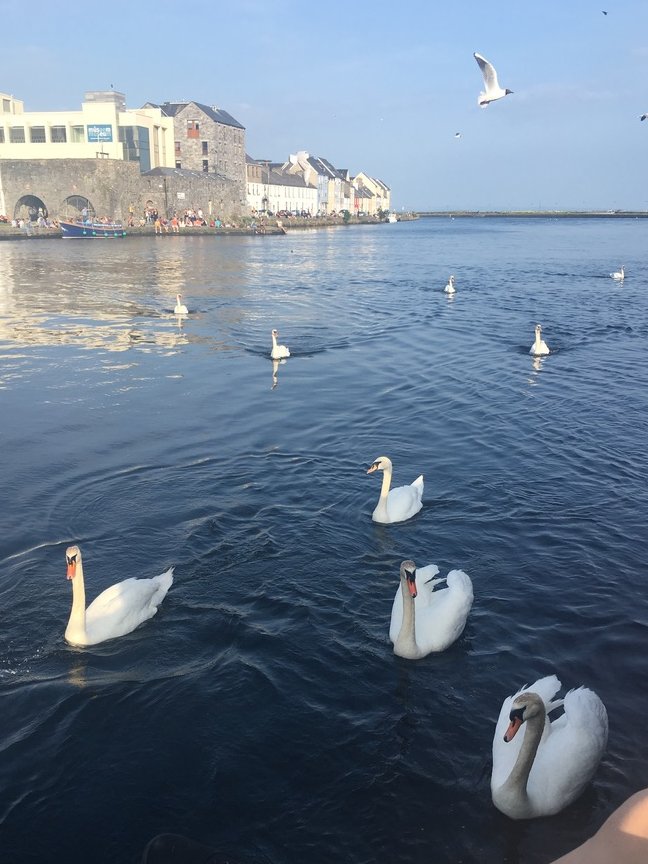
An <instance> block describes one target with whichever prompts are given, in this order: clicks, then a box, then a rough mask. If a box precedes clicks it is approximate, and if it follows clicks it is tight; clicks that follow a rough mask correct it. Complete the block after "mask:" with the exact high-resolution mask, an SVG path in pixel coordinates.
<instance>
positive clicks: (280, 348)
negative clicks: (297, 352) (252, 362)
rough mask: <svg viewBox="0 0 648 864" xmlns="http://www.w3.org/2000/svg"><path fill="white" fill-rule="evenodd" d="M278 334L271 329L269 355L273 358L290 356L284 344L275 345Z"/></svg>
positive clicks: (279, 358) (278, 358)
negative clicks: (270, 349)
mask: <svg viewBox="0 0 648 864" xmlns="http://www.w3.org/2000/svg"><path fill="white" fill-rule="evenodd" d="M278 335H279V333H278V331H277V330H273V331H272V351H271V352H270V356H271V357H272V359H273V360H281V359H282V358H283V357H290V351H289V350H288V349H287V348H286V346H285V345H277V336H278Z"/></svg>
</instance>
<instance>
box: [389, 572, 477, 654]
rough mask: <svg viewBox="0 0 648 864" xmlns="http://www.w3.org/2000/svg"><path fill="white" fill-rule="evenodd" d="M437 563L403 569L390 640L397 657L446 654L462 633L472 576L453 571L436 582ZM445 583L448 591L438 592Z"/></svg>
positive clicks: (394, 606) (392, 613)
mask: <svg viewBox="0 0 648 864" xmlns="http://www.w3.org/2000/svg"><path fill="white" fill-rule="evenodd" d="M438 572H439V568H438V567H437V566H436V565H435V564H428V566H427V567H419V568H417V567H416V564H415V563H414V562H413V561H403V563H402V564H401V566H400V583H401V584H400V587H399V588H398V590H397V591H396V596H395V597H394V603H393V605H392V612H391V623H390V625H389V638H390V639H391V641H392V642H393V644H394V654H397V655H398V656H399V657H405V658H406V659H407V660H417V659H418V658H419V657H425V656H426V655H427V654H431V653H432V652H433V651H445V649H446V648H448V647H449V646H450V645H452V643H453V642H455V641H456V640H457V639H458V638H459V636H461V634H462V633H463V629H464V627H465V626H466V619H467V618H468V613H469V612H470V607H471V606H472V602H473V588H472V582H471V581H470V577H469V576H468V574H467V573H464V572H463V570H451V571H450V572H449V573H448V575H447V576H446V577H445V580H444V579H443V578H440V579H435V578H434V577H435V576H436V575H437V573H438ZM443 581H446V582H447V585H448V588H447V590H443V591H435V590H434V586H435V585H438V584H439V582H443Z"/></svg>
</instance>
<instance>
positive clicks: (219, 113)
mask: <svg viewBox="0 0 648 864" xmlns="http://www.w3.org/2000/svg"><path fill="white" fill-rule="evenodd" d="M187 105H195V106H196V108H200V110H201V111H202V112H203V113H204V114H206V115H207V116H208V117H209V118H210V120H213V121H214V123H222V124H223V126H235V127H236V128H237V129H245V126H243V125H242V124H241V123H239V122H238V120H235V119H234V118H233V117H232V115H231V114H228V113H227V111H223V109H222V108H216V107H215V106H209V105H203V104H202V102H195V101H194V100H193V99H191V100H189V101H187V102H163V103H162V105H157V104H156V103H155V102H147V103H146V105H145V106H144V107H145V108H159V109H160V110H161V111H162V113H163V114H164V116H165V117H175V116H176V115H177V114H179V113H180V112H181V111H182V110H183V109H184V108H186V107H187Z"/></svg>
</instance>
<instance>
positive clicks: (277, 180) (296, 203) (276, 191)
mask: <svg viewBox="0 0 648 864" xmlns="http://www.w3.org/2000/svg"><path fill="white" fill-rule="evenodd" d="M246 169H247V205H248V208H249V209H250V211H252V212H254V211H256V212H258V213H262V212H270V213H292V214H300V215H301V214H302V213H308V214H309V215H311V216H315V215H316V213H317V209H318V206H317V186H314V185H311V184H310V183H308V182H307V181H306V178H305V177H304V176H303V175H301V174H295V173H290V172H289V171H287V170H284V165H282V164H280V163H273V162H270V161H269V160H263V159H251V158H250V157H249V156H248V157H247V164H246Z"/></svg>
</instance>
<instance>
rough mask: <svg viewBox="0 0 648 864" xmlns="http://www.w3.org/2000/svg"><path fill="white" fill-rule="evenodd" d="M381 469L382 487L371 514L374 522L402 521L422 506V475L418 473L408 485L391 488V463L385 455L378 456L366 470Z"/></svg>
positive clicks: (369, 472)
mask: <svg viewBox="0 0 648 864" xmlns="http://www.w3.org/2000/svg"><path fill="white" fill-rule="evenodd" d="M372 471H382V472H383V479H382V487H381V489H380V498H379V499H378V504H377V505H376V509H375V510H374V511H373V513H372V514H371V518H372V519H373V521H374V522H383V523H385V524H387V523H389V522H404V521H405V520H406V519H409V518H410V517H412V516H414V515H415V514H416V513H418V512H419V510H420V509H421V507H422V506H423V475H422V474H420V475H419V476H418V477H417V478H416V480H415V481H414V482H413V483H412V484H410V485H409V486H397V487H396V489H391V490H390V488H389V487H390V486H391V478H392V463H391V459H388V458H387V456H379V457H378V458H377V459H376V460H375V461H374V462H373V464H372V465H371V467H370V468H368V470H367V474H371V473H372Z"/></svg>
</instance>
